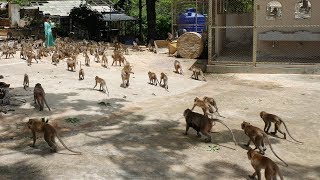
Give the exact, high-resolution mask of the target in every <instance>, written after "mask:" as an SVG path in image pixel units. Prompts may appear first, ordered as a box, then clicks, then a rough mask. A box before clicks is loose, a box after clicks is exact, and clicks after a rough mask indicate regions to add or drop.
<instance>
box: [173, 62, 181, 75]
mask: <svg viewBox="0 0 320 180" xmlns="http://www.w3.org/2000/svg"><path fill="white" fill-rule="evenodd" d="M173 65H174V69H175V70H176V71H174V72H175V73H178V74H183V71H182V66H181V63H180V62H179V61H178V60H175V61H174V64H173Z"/></svg>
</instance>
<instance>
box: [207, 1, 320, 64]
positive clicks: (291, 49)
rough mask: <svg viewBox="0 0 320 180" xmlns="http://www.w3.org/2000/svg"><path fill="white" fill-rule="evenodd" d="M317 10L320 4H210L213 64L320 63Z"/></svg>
mask: <svg viewBox="0 0 320 180" xmlns="http://www.w3.org/2000/svg"><path fill="white" fill-rule="evenodd" d="M313 9H314V11H313ZM317 9H320V1H316V0H293V1H285V0H255V1H253V0H212V1H209V13H208V26H209V27H208V30H209V32H208V40H209V41H208V56H209V61H208V63H209V64H216V63H242V64H245V63H250V64H253V65H254V66H255V65H256V63H275V62H276V63H289V64H300V63H303V64H306V63H312V64H314V63H320V48H319V47H320V11H316V10H317Z"/></svg>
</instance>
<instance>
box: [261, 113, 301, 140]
mask: <svg viewBox="0 0 320 180" xmlns="http://www.w3.org/2000/svg"><path fill="white" fill-rule="evenodd" d="M260 117H261V118H262V120H263V121H264V129H263V130H264V132H266V133H268V131H269V129H270V127H271V123H274V132H271V134H276V133H277V131H279V132H280V133H281V134H283V136H284V139H286V133H284V132H282V131H281V130H280V126H281V124H282V123H283V125H284V127H285V129H286V130H287V132H288V134H289V136H290V137H291V138H292V139H293V140H294V141H296V142H299V143H302V142H300V141H298V140H296V139H294V138H293V137H292V136H291V134H290V132H289V130H288V128H287V126H286V124H285V123H284V121H283V120H282V119H281V118H280V117H279V116H277V115H274V114H270V113H267V112H265V111H261V112H260Z"/></svg>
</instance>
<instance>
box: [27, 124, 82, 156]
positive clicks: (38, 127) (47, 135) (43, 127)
mask: <svg viewBox="0 0 320 180" xmlns="http://www.w3.org/2000/svg"><path fill="white" fill-rule="evenodd" d="M27 125H28V127H29V129H30V130H31V132H32V135H33V137H32V138H33V143H32V147H35V144H36V140H37V137H36V133H37V132H39V133H43V134H44V140H45V141H46V142H47V143H48V145H49V146H50V150H51V152H57V144H56V143H55V137H57V138H58V139H59V141H60V142H61V144H62V145H63V146H64V147H65V148H66V149H67V150H69V151H70V152H73V153H76V154H81V152H77V151H73V150H71V149H69V148H68V147H67V146H66V145H65V144H64V142H63V141H62V139H61V137H60V136H59V135H58V133H57V131H56V130H55V128H54V127H53V126H52V125H50V124H48V121H45V120H44V118H42V120H38V119H29V121H28V122H27Z"/></svg>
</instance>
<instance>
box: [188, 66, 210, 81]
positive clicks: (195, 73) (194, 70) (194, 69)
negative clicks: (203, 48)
mask: <svg viewBox="0 0 320 180" xmlns="http://www.w3.org/2000/svg"><path fill="white" fill-rule="evenodd" d="M191 71H192V75H191V78H192V77H193V78H194V79H196V80H199V75H200V76H201V77H202V79H203V80H204V81H207V80H206V78H205V77H204V75H203V72H202V70H201V69H200V68H199V67H196V66H193V67H191Z"/></svg>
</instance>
